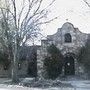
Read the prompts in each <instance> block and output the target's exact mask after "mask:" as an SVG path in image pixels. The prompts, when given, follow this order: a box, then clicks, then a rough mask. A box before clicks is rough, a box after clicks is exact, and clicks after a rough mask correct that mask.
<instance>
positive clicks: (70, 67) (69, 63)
mask: <svg viewBox="0 0 90 90" xmlns="http://www.w3.org/2000/svg"><path fill="white" fill-rule="evenodd" d="M64 74H65V75H75V63H74V57H73V56H72V55H71V54H67V55H66V56H65V58H64Z"/></svg>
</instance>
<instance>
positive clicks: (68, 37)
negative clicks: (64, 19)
mask: <svg viewBox="0 0 90 90" xmlns="http://www.w3.org/2000/svg"><path fill="white" fill-rule="evenodd" d="M64 40H65V42H66V43H70V42H72V37H71V35H70V33H66V34H65V36H64Z"/></svg>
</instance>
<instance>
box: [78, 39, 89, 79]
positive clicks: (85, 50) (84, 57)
mask: <svg viewBox="0 0 90 90" xmlns="http://www.w3.org/2000/svg"><path fill="white" fill-rule="evenodd" d="M78 61H79V62H80V63H82V64H83V65H84V67H85V72H86V73H87V74H88V76H89V78H90V38H88V40H87V42H86V44H85V46H83V47H82V48H81V49H80V51H79V54H78Z"/></svg>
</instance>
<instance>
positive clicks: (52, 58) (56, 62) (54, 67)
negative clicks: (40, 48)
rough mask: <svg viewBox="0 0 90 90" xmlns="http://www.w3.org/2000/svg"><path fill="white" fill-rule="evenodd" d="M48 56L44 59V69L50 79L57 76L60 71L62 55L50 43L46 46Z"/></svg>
mask: <svg viewBox="0 0 90 90" xmlns="http://www.w3.org/2000/svg"><path fill="white" fill-rule="evenodd" d="M47 51H48V54H49V56H47V57H46V58H45V60H44V65H45V67H46V68H45V69H46V71H47V74H48V77H49V78H50V79H55V78H57V77H58V76H59V75H60V74H61V71H62V66H63V55H62V54H61V52H60V50H59V49H58V48H57V47H56V46H55V45H54V44H52V45H50V46H49V47H48V48H47Z"/></svg>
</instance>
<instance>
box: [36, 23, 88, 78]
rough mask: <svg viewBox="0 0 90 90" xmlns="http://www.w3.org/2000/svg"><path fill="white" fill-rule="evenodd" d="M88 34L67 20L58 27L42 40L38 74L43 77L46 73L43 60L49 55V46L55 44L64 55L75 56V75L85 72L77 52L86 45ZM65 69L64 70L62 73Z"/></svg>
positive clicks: (38, 59) (39, 50)
mask: <svg viewBox="0 0 90 90" xmlns="http://www.w3.org/2000/svg"><path fill="white" fill-rule="evenodd" d="M87 37H88V34H85V33H82V32H81V31H79V29H78V28H75V27H74V26H73V24H71V23H69V22H66V23H64V24H63V26H62V27H61V28H58V30H57V32H56V33H55V34H54V35H48V36H47V39H46V40H42V41H41V47H40V48H39V49H38V50H37V69H38V76H39V77H40V78H43V76H44V75H43V74H45V71H44V68H43V60H44V58H45V57H46V56H47V46H49V45H51V44H54V45H55V46H56V47H57V48H59V50H60V51H61V53H62V54H63V55H64V56H67V55H68V54H70V55H71V56H72V57H73V58H74V64H75V75H78V74H80V73H83V72H84V71H83V67H81V66H80V65H79V64H78V62H77V57H76V54H77V53H78V51H79V49H80V48H81V47H82V46H84V45H85V42H86V40H87ZM63 72H64V69H63V70H62V74H64V73H63Z"/></svg>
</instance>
